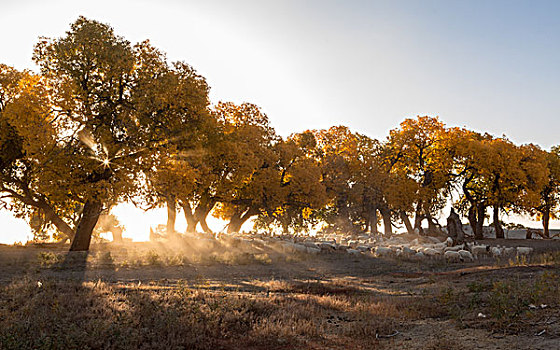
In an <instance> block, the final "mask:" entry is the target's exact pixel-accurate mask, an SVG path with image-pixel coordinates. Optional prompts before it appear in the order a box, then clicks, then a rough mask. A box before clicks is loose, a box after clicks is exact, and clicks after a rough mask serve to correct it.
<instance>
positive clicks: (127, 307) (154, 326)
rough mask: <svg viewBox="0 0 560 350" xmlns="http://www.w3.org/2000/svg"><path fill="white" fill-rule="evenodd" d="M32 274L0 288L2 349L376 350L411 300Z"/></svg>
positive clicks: (297, 288)
mask: <svg viewBox="0 0 560 350" xmlns="http://www.w3.org/2000/svg"><path fill="white" fill-rule="evenodd" d="M41 283H42V285H41V286H39V285H38V283H37V281H36V280H31V279H29V278H26V279H23V280H20V281H17V282H13V283H11V284H10V285H8V286H6V287H4V288H2V290H1V291H0V348H2V349H17V348H34V349H47V348H48V349H51V348H64V349H78V348H79V349H83V348H110V349H142V348H145V349H147V348H150V349H180V348H185V349H220V348H223V349H239V348H255V349H256V348H267V349H268V348H270V349H275V348H277V349H284V348H294V347H300V348H302V347H303V348H326V347H331V348H345V347H347V346H348V345H349V344H350V345H351V346H352V347H354V348H375V347H377V346H378V345H379V344H378V340H377V339H376V335H378V334H389V333H392V332H393V331H394V330H395V326H396V323H397V321H398V319H400V318H401V310H400V308H401V307H402V305H398V304H394V303H392V302H391V301H390V300H389V299H383V298H375V297H373V296H369V295H364V294H362V293H360V292H359V291H355V290H352V289H346V290H344V291H343V290H341V289H339V287H337V286H327V285H324V286H323V285H322V286H317V285H314V284H310V285H309V286H312V287H310V288H308V287H305V286H303V285H299V284H297V285H294V286H291V287H289V288H283V289H281V290H282V293H273V294H265V293H263V294H246V293H235V292H220V291H218V292H213V291H207V290H201V289H196V288H189V287H186V286H184V285H182V284H178V285H176V286H173V287H169V286H163V285H162V286H160V285H152V286H135V285H108V284H105V283H103V282H100V281H98V282H95V283H93V282H86V283H78V282H71V281H66V282H64V281H54V280H47V281H42V282H41Z"/></svg>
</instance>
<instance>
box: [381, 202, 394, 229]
mask: <svg viewBox="0 0 560 350" xmlns="http://www.w3.org/2000/svg"><path fill="white" fill-rule="evenodd" d="M381 216H382V217H383V233H384V234H386V235H391V234H393V225H392V224H391V211H390V210H389V209H388V208H382V209H381Z"/></svg>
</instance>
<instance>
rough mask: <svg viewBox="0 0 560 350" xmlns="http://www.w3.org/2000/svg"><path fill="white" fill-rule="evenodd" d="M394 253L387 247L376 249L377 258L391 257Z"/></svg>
mask: <svg viewBox="0 0 560 350" xmlns="http://www.w3.org/2000/svg"><path fill="white" fill-rule="evenodd" d="M392 252H393V251H392V250H391V249H390V248H387V247H377V248H375V255H376V256H378V257H379V256H386V255H390V254H391V253H392Z"/></svg>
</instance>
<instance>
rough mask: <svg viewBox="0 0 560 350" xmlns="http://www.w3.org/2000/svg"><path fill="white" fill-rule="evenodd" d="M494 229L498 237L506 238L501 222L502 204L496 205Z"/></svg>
mask: <svg viewBox="0 0 560 350" xmlns="http://www.w3.org/2000/svg"><path fill="white" fill-rule="evenodd" d="M494 231H496V238H504V229H503V228H502V224H501V223H500V206H499V205H497V204H496V205H494Z"/></svg>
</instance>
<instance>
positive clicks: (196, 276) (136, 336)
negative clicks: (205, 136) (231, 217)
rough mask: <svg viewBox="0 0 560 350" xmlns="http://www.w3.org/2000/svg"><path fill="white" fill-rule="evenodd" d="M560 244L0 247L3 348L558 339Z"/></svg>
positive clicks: (442, 344)
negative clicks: (445, 249)
mask: <svg viewBox="0 0 560 350" xmlns="http://www.w3.org/2000/svg"><path fill="white" fill-rule="evenodd" d="M558 243H560V242H557V241H546V242H545V241H533V244H535V248H536V253H535V254H534V255H533V256H531V257H530V258H528V259H515V260H508V261H497V260H495V259H491V258H486V259H483V260H479V261H477V262H475V263H464V264H458V263H457V264H447V263H445V262H444V261H443V260H440V259H434V260H425V261H421V262H418V261H406V260H404V261H403V260H394V259H378V258H373V257H370V256H365V255H364V256H359V257H355V256H351V255H349V254H345V253H340V252H332V253H320V254H318V255H289V256H287V255H284V254H282V253H280V252H278V251H275V250H272V249H268V248H266V247H261V248H260V249H258V250H255V251H252V252H247V251H245V252H243V251H237V252H235V251H234V250H223V251H216V250H211V249H210V248H208V249H203V248H200V247H198V248H199V249H195V250H192V249H190V250H188V251H187V250H185V249H182V248H178V245H177V244H173V245H171V244H170V245H163V244H150V243H130V244H128V245H112V244H98V245H94V246H93V248H92V250H91V251H90V252H89V254H81V253H67V252H65V251H64V250H65V249H67V247H53V246H48V245H43V246H19V247H18V246H0V267H1V269H0V271H1V273H0V289H1V290H0V349H22V348H25V349H100V348H106V349H473V348H484V349H557V348H560V279H559V276H560V270H559V269H558V267H559V265H560V253H559V252H558V250H559V249H560V245H559V244H558ZM527 244H531V243H527V242H525V244H524V245H527ZM179 246H180V245H179Z"/></svg>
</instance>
